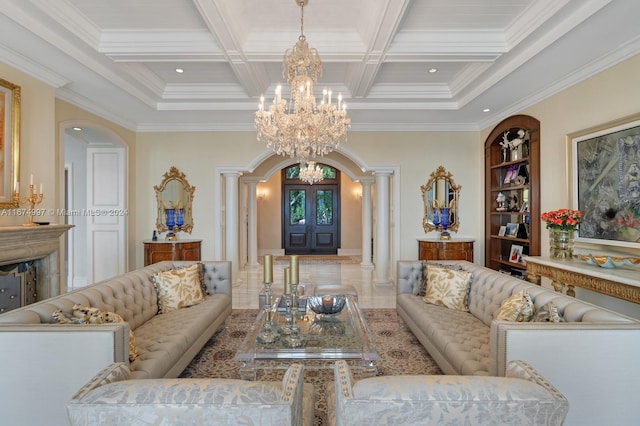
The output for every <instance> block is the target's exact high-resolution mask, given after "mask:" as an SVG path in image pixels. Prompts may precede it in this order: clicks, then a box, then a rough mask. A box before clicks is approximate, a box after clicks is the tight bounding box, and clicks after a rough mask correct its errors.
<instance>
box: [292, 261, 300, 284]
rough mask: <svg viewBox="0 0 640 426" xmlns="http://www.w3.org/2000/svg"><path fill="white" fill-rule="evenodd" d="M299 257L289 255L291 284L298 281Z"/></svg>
mask: <svg viewBox="0 0 640 426" xmlns="http://www.w3.org/2000/svg"><path fill="white" fill-rule="evenodd" d="M299 266H300V257H299V256H297V255H295V254H294V255H292V256H291V284H294V285H297V284H298V283H299V282H300V268H299Z"/></svg>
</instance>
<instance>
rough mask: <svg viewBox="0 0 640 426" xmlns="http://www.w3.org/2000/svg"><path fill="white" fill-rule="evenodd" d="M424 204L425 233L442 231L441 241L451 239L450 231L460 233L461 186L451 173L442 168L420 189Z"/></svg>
mask: <svg viewBox="0 0 640 426" xmlns="http://www.w3.org/2000/svg"><path fill="white" fill-rule="evenodd" d="M420 189H421V190H422V200H423V204H424V217H423V219H422V227H423V228H424V232H429V231H437V230H440V231H441V233H440V238H441V239H449V238H451V235H450V234H449V231H454V232H457V231H458V226H459V225H460V220H459V218H458V198H459V196H460V186H459V185H456V184H455V182H454V181H453V177H452V175H451V173H450V172H447V171H446V170H445V169H444V167H442V166H440V167H438V169H437V170H436V171H435V172H433V173H431V177H430V178H429V180H428V181H427V183H426V184H424V185H422V186H421V187H420Z"/></svg>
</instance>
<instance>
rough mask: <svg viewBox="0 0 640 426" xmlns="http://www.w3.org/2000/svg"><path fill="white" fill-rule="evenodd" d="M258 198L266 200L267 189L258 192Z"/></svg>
mask: <svg viewBox="0 0 640 426" xmlns="http://www.w3.org/2000/svg"><path fill="white" fill-rule="evenodd" d="M258 198H261V199H263V200H264V199H266V198H267V190H266V189H261V190H259V191H258Z"/></svg>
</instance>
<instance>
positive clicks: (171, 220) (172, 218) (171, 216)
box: [165, 209, 176, 229]
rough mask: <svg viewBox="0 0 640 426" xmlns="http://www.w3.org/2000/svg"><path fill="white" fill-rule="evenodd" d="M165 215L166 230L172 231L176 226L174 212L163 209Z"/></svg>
mask: <svg viewBox="0 0 640 426" xmlns="http://www.w3.org/2000/svg"><path fill="white" fill-rule="evenodd" d="M165 213H166V214H167V222H166V223H165V225H167V228H169V229H172V228H173V227H174V226H176V211H175V210H174V209H165Z"/></svg>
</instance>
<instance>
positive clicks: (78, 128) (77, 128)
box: [73, 127, 82, 132]
mask: <svg viewBox="0 0 640 426" xmlns="http://www.w3.org/2000/svg"><path fill="white" fill-rule="evenodd" d="M73 130H75V131H76V132H79V131H80V130H82V127H74V128H73Z"/></svg>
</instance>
